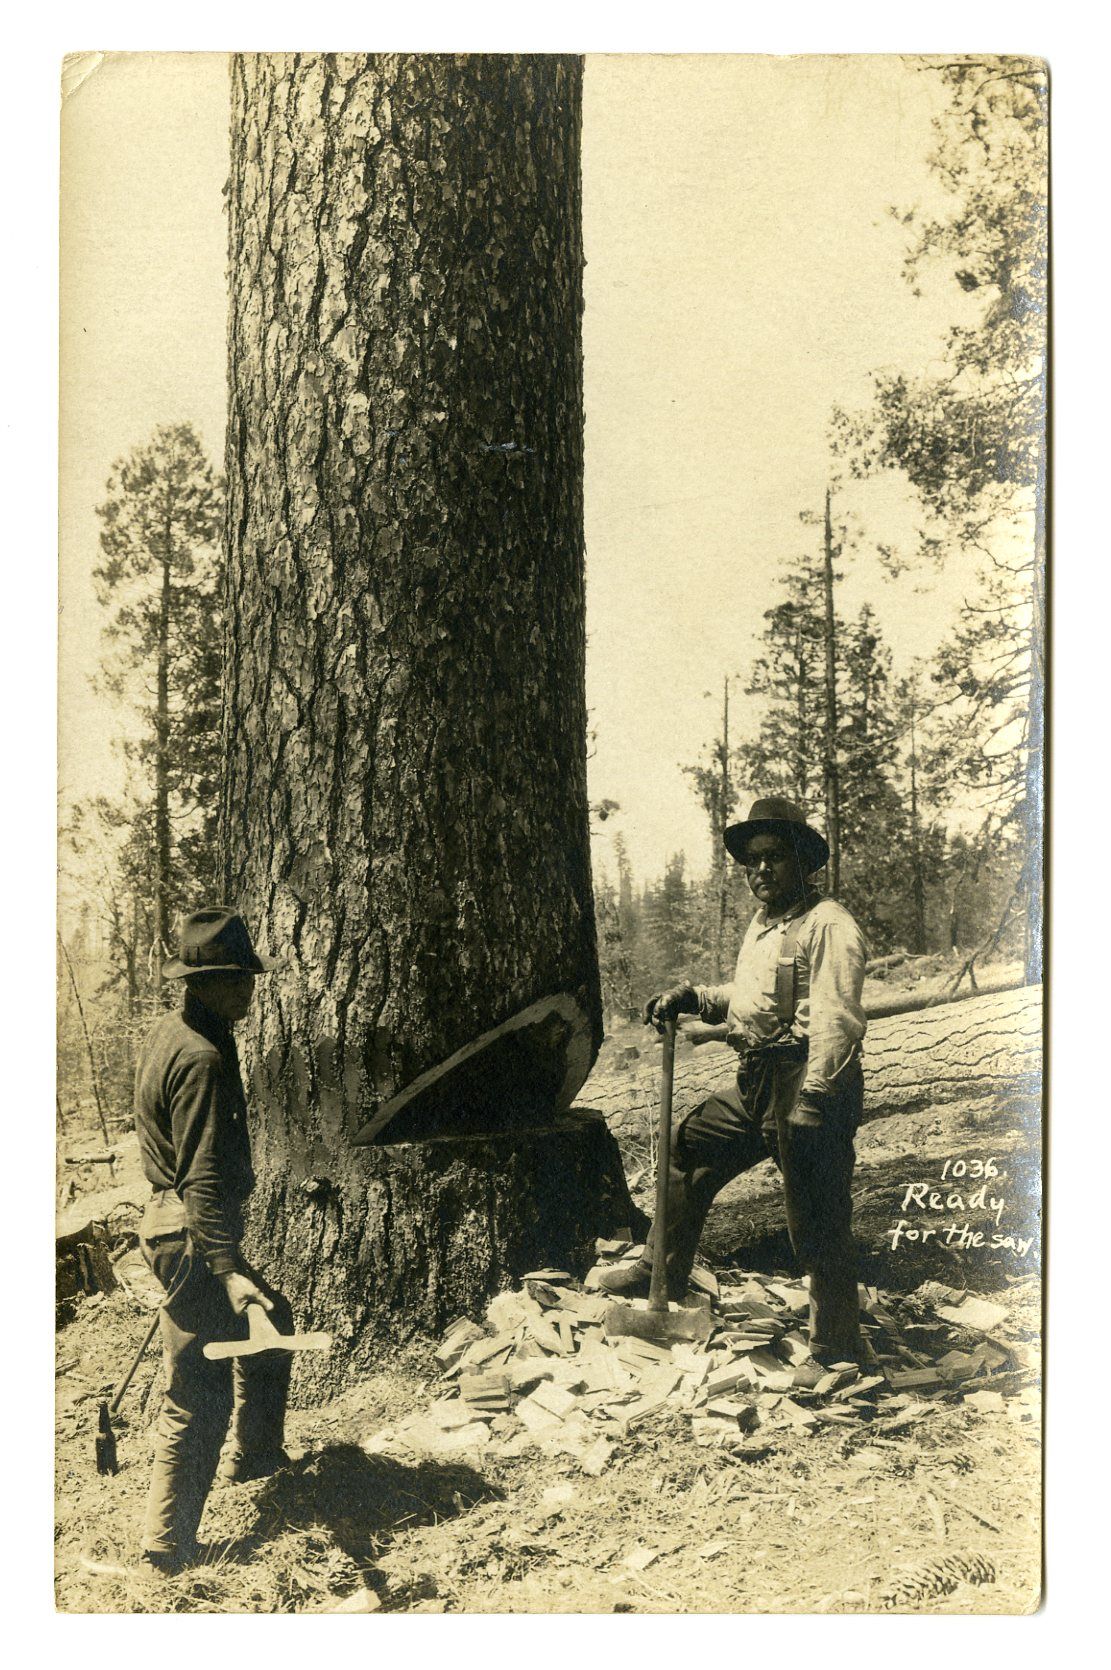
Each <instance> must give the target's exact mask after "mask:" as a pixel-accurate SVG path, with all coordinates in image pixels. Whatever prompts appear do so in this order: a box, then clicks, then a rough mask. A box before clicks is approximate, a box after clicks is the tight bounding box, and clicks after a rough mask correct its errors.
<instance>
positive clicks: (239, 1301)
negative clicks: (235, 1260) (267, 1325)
mask: <svg viewBox="0 0 1111 1670" xmlns="http://www.w3.org/2000/svg"><path fill="white" fill-rule="evenodd" d="M220 1280H221V1281H222V1282H223V1284H224V1292H225V1293H226V1294H227V1296H228V1303H229V1304H230V1305H231V1308H232V1310H233V1311H234V1312H235V1314H236V1316H246V1314H247V1306H248V1305H261V1306H262V1308H263V1310H273V1309H274V1305H273V1301H272V1300H270V1299H268V1298H267V1297H266V1294H265V1293H264V1292H263V1291H262V1288H261V1287H258V1286H256V1284H255V1283H254V1282H253V1281H252V1280H251V1278H250V1276H244V1275H241V1274H240V1272H239V1271H238V1270H229V1271H228V1272H227V1274H226V1275H223V1276H221V1277H220Z"/></svg>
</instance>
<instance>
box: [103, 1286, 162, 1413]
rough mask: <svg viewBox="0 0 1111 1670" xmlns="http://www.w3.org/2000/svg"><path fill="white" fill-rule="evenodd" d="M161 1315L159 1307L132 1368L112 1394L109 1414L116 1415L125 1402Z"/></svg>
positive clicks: (132, 1362) (156, 1329)
mask: <svg viewBox="0 0 1111 1670" xmlns="http://www.w3.org/2000/svg"><path fill="white" fill-rule="evenodd" d="M161 1314H162V1308H161V1306H159V1308H158V1310H156V1311H155V1313H154V1320H153V1322H152V1323H151V1325H150V1327H149V1328H148V1329H147V1331H146V1333H145V1334H144V1335H143V1343H142V1345H141V1346H140V1347H139V1349H138V1351H136V1353H135V1355H134V1357H132V1359H131V1364H130V1367H129V1368H128V1371H127V1373H126V1374H125V1375H124V1377H123V1379H122V1380H121V1381H120V1383H119V1385H118V1386H117V1387H116V1389H115V1391H114V1392H113V1393H112V1401H111V1403H110V1404H109V1405H108V1413H109V1414H110V1415H114V1414H115V1413H116V1411H117V1409H118V1408H119V1406H120V1404H121V1403H122V1402H123V1394H124V1393H125V1392H126V1390H127V1388H128V1387H129V1386H130V1384H131V1382H132V1380H133V1379H134V1378H135V1370H136V1369H137V1368H138V1367H139V1364H140V1363H141V1362H142V1360H143V1355H144V1353H145V1351H146V1349H147V1346H148V1345H149V1344H150V1342H151V1340H152V1339H153V1338H154V1336H155V1334H156V1333H157V1332H158V1319H159V1317H160V1316H161Z"/></svg>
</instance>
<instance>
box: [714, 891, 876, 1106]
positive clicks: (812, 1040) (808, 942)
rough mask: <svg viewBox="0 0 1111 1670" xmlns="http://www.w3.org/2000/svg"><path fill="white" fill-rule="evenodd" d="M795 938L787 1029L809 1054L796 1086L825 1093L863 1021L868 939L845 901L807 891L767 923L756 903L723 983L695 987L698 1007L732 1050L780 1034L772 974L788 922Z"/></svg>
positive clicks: (855, 1044) (855, 1047)
mask: <svg viewBox="0 0 1111 1670" xmlns="http://www.w3.org/2000/svg"><path fill="white" fill-rule="evenodd" d="M800 919H801V926H800V927H799V929H798V938H797V940H796V943H795V969H796V987H795V990H796V1005H795V1018H794V1022H793V1023H792V1025H791V1028H790V1033H789V1036H790V1037H791V1038H793V1039H795V1040H801V1039H804V1038H805V1039H808V1040H809V1044H810V1053H809V1057H808V1060H807V1068H806V1076H805V1078H804V1080H803V1084H802V1090H803V1092H805V1091H811V1092H813V1093H814V1094H816V1095H825V1094H828V1093H829V1092H830V1091H832V1090H833V1089H834V1080H835V1079H836V1077H837V1075H838V1073H840V1072H841V1071H842V1070H843V1068H844V1067H846V1066H847V1065H848V1063H849V1062H850V1061H852V1060H854V1059H855V1058H856V1057H857V1056H858V1055H859V1053H860V1042H861V1039H862V1038H863V1037H864V1031H865V1027H866V1025H867V1022H866V1020H865V1017H864V1007H863V1004H862V1002H861V997H862V994H863V990H864V964H865V961H866V958H867V954H868V953H867V946H866V944H865V940H864V935H863V934H862V933H861V931H860V928H859V927H858V926H857V923H856V921H855V919H854V918H853V917H852V916H850V914H849V912H848V911H847V910H846V909H845V907H844V905H839V904H838V903H837V901H836V900H835V899H822V898H815V896H813V895H811V896H809V897H808V898H807V899H806V900H804V901H803V902H802V903H801V904H800V905H799V906H798V907H797V908H796V909H795V910H792V911H789V912H788V913H787V915H785V916H781V917H779V918H778V919H777V920H776V921H774V922H769V921H768V919H767V915H766V913H765V912H764V911H763V910H758V911H757V912H756V915H755V916H754V917H753V918H752V921H751V922H750V923H749V925H748V931H747V932H746V934H745V937H744V939H743V940H742V942H741V949H740V953H739V955H738V957H737V967H736V971H735V973H734V975H733V980H732V983H731V984H730V985H728V986H696V987H695V991H696V992H697V994H698V1012H699V1014H700V1015H701V1017H702V1019H703V1020H705V1021H711V1022H720V1021H725V1022H726V1023H727V1026H728V1031H727V1033H726V1042H727V1043H729V1044H731V1045H732V1046H733V1048H734V1049H736V1050H747V1049H757V1048H759V1047H760V1046H761V1045H762V1044H767V1043H769V1042H770V1041H771V1040H772V1039H774V1038H776V1037H777V1035H779V1034H780V1033H781V1022H780V1020H779V1016H778V1014H777V1012H776V994H775V977H776V968H777V966H778V963H779V953H780V947H781V946H782V944H783V940H784V936H785V935H786V933H787V930H788V928H790V927H792V926H794V925H796V924H798V923H799V922H800Z"/></svg>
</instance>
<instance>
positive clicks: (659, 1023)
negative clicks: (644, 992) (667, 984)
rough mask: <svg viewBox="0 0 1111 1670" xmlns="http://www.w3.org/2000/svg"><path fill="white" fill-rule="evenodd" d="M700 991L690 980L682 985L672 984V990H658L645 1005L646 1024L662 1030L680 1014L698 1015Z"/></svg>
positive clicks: (659, 1030) (658, 1030)
mask: <svg viewBox="0 0 1111 1670" xmlns="http://www.w3.org/2000/svg"><path fill="white" fill-rule="evenodd" d="M697 1013H698V993H697V992H696V991H695V989H694V987H693V986H692V985H691V983H690V981H689V980H685V981H684V982H683V984H682V985H681V986H672V988H671V990H670V991H666V992H657V993H656V995H655V996H654V997H650V998H649V999H648V1002H647V1003H646V1004H645V1005H644V1024H645V1026H654V1027H655V1028H656V1031H657V1032H662V1031H663V1030H664V1028H665V1027H666V1025H667V1023H668V1021H670V1020H674V1019H675V1018H676V1017H677V1016H678V1015H697Z"/></svg>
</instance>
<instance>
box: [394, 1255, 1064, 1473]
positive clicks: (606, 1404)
mask: <svg viewBox="0 0 1111 1670" xmlns="http://www.w3.org/2000/svg"><path fill="white" fill-rule="evenodd" d="M642 1250H643V1249H642V1248H640V1247H632V1246H630V1245H629V1244H628V1243H627V1242H620V1241H600V1242H598V1243H597V1248H596V1251H597V1255H598V1257H599V1258H600V1259H602V1260H603V1261H605V1262H611V1261H614V1260H617V1261H620V1262H625V1261H631V1260H633V1259H635V1258H637V1257H639V1256H640V1253H641V1252H642ZM600 1268H601V1265H596V1266H595V1269H594V1270H592V1271H591V1272H590V1274H589V1275H588V1276H587V1278H586V1281H585V1283H579V1282H576V1281H573V1280H572V1278H571V1276H570V1275H569V1274H568V1272H567V1271H565V1270H534V1271H532V1272H530V1273H529V1274H528V1275H526V1276H525V1277H524V1278H523V1279H522V1283H521V1286H520V1288H519V1289H516V1290H514V1291H511V1292H503V1293H499V1294H498V1295H497V1296H496V1297H495V1298H494V1299H492V1300H491V1302H490V1304H489V1306H488V1307H487V1311H486V1326H485V1327H483V1326H480V1325H479V1324H478V1323H476V1322H473V1321H471V1320H469V1319H462V1320H460V1321H458V1322H455V1323H453V1324H452V1326H451V1327H450V1328H449V1329H448V1330H447V1332H446V1333H445V1335H444V1337H443V1340H442V1342H441V1344H440V1347H439V1349H438V1351H437V1352H436V1358H437V1361H438V1362H439V1364H440V1366H441V1368H442V1370H443V1391H442V1395H441V1396H440V1397H438V1398H437V1400H436V1401H435V1402H434V1403H433V1404H432V1405H431V1407H430V1408H428V1409H426V1410H424V1411H423V1412H421V1413H418V1414H414V1415H413V1416H411V1417H409V1418H407V1419H406V1420H404V1421H402V1422H400V1423H398V1424H395V1425H393V1426H391V1427H388V1428H386V1429H384V1430H382V1431H380V1432H378V1433H376V1434H374V1435H373V1437H371V1438H369V1439H368V1440H367V1441H366V1443H365V1444H364V1448H365V1449H366V1450H367V1452H368V1453H370V1454H391V1455H407V1454H418V1455H419V1454H432V1455H439V1456H443V1455H457V1456H460V1457H461V1458H462V1457H466V1458H468V1459H477V1457H478V1456H479V1455H480V1454H482V1455H486V1456H491V1457H492V1456H504V1457H516V1456H521V1455H524V1454H526V1453H529V1452H535V1451H538V1452H540V1453H542V1454H546V1455H561V1456H567V1457H570V1458H572V1459H573V1460H574V1462H576V1463H577V1465H578V1466H579V1468H580V1469H581V1470H582V1471H583V1472H584V1473H587V1474H589V1475H594V1476H596V1475H598V1474H600V1473H601V1472H602V1471H603V1470H604V1469H605V1467H606V1465H607V1464H608V1462H609V1460H610V1458H611V1456H612V1454H613V1453H614V1449H615V1446H616V1445H618V1444H619V1443H621V1441H623V1440H624V1439H626V1438H627V1437H628V1436H629V1435H630V1434H632V1433H635V1431H636V1429H637V1427H638V1426H640V1425H641V1424H642V1423H643V1422H644V1421H646V1420H647V1419H648V1418H649V1417H651V1416H654V1415H656V1414H658V1413H659V1412H661V1411H674V1412H676V1413H677V1414H678V1415H680V1416H683V1417H686V1418H687V1419H688V1420H689V1422H690V1431H691V1436H692V1437H693V1439H694V1441H695V1442H696V1443H698V1444H703V1445H721V1446H727V1447H728V1448H729V1449H731V1450H732V1451H734V1452H736V1453H737V1454H739V1455H740V1456H746V1455H747V1456H749V1457H750V1458H759V1457H760V1456H761V1455H766V1454H767V1453H768V1452H769V1450H770V1449H771V1448H772V1447H774V1446H775V1445H776V1444H779V1443H783V1442H784V1441H786V1440H787V1439H789V1438H790V1437H791V1436H799V1435H805V1434H808V1433H814V1432H817V1431H819V1430H821V1429H822V1428H823V1427H830V1426H833V1427H861V1426H864V1425H867V1426H868V1427H870V1428H871V1430H873V1431H875V1432H891V1431H894V1430H897V1429H899V1428H901V1427H905V1426H907V1425H909V1424H911V1423H912V1422H914V1421H917V1420H918V1419H920V1418H921V1417H922V1415H924V1414H927V1413H929V1410H930V1404H931V1400H932V1399H934V1398H936V1397H939V1396H945V1397H951V1396H962V1397H963V1398H964V1400H965V1402H966V1403H968V1404H969V1405H970V1407H972V1408H973V1409H978V1410H981V1411H985V1412H986V1411H988V1410H992V1409H999V1408H1003V1407H1006V1402H1005V1398H1006V1396H1007V1395H1010V1394H1014V1393H1016V1392H1018V1391H1019V1388H1020V1385H1021V1384H1022V1383H1024V1382H1025V1383H1026V1385H1027V1391H1026V1395H1025V1397H1024V1398H1023V1400H1022V1401H1021V1404H1020V1406H1019V1407H1018V1408H1016V1409H1015V1411H1014V1414H1015V1418H1016V1419H1029V1418H1031V1414H1032V1411H1033V1404H1032V1401H1031V1398H1030V1395H1029V1384H1028V1383H1029V1380H1030V1374H1029V1372H1028V1371H1029V1370H1030V1368H1031V1367H1032V1366H1033V1365H1032V1361H1031V1358H1030V1354H1029V1353H1028V1352H1027V1351H1026V1350H1025V1349H1024V1348H1023V1347H1022V1346H1021V1345H1019V1344H1018V1343H1017V1342H1015V1341H1007V1340H1006V1339H1004V1338H1001V1337H1000V1336H999V1333H998V1329H999V1326H1000V1324H1001V1323H1003V1322H1004V1320H1005V1318H1006V1315H1007V1312H1006V1310H1005V1309H1004V1307H1002V1306H1000V1305H996V1304H992V1303H991V1302H989V1301H988V1300H985V1299H982V1298H979V1297H977V1296H976V1295H973V1294H967V1293H961V1292H959V1291H955V1290H953V1289H951V1288H947V1287H943V1286H941V1285H940V1284H938V1283H936V1282H935V1283H926V1284H925V1285H924V1286H923V1287H922V1288H920V1289H919V1290H918V1291H917V1292H916V1293H915V1294H911V1295H909V1296H907V1298H905V1299H902V1300H899V1299H890V1298H888V1297H887V1296H885V1295H881V1294H880V1293H879V1292H877V1291H876V1290H875V1289H874V1288H867V1287H862V1288H861V1289H860V1296H861V1304H862V1311H863V1316H862V1328H863V1333H864V1341H865V1348H864V1359H865V1361H864V1364H863V1366H862V1365H859V1364H857V1363H848V1362H846V1363H835V1364H831V1365H823V1364H818V1363H816V1362H815V1361H814V1359H813V1358H812V1357H811V1355H810V1350H809V1347H808V1344H807V1338H806V1317H807V1312H808V1309H809V1296H808V1294H807V1290H806V1286H805V1283H804V1282H800V1281H795V1280H791V1279H788V1278H778V1277H765V1276H760V1275H748V1276H745V1277H744V1278H743V1279H742V1280H736V1281H732V1282H731V1283H730V1284H729V1285H726V1284H725V1283H724V1282H721V1283H719V1281H718V1280H717V1278H716V1277H715V1276H714V1275H713V1274H712V1273H711V1272H709V1271H707V1270H696V1271H695V1272H694V1276H693V1277H692V1283H691V1286H692V1294H691V1296H690V1298H689V1299H688V1303H695V1304H701V1305H703V1306H705V1307H706V1308H707V1310H708V1317H709V1337H708V1338H707V1339H706V1340H705V1342H704V1343H703V1344H700V1345H687V1344H684V1345H673V1346H671V1347H670V1349H668V1348H665V1347H662V1346H658V1345H655V1344H652V1343H650V1342H649V1341H647V1340H642V1339H632V1338H627V1337H615V1338H610V1337H608V1336H607V1333H606V1327H605V1319H606V1312H607V1310H608V1309H609V1306H610V1303H611V1300H610V1297H609V1295H607V1294H605V1293H603V1292H600V1291H598V1289H597V1286H596V1282H597V1273H598V1270H599V1269H600ZM896 1311H898V1313H899V1314H898V1318H897V1317H896V1314H895V1312H896Z"/></svg>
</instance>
